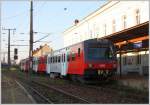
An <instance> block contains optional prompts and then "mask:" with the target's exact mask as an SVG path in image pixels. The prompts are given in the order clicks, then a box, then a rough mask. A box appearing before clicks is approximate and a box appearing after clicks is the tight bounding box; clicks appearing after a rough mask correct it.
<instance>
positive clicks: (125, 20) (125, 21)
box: [123, 15, 127, 29]
mask: <svg viewBox="0 0 150 105" xmlns="http://www.w3.org/2000/svg"><path fill="white" fill-rule="evenodd" d="M126 27H127V17H126V16H125V15H124V16H123V29H125V28H126Z"/></svg>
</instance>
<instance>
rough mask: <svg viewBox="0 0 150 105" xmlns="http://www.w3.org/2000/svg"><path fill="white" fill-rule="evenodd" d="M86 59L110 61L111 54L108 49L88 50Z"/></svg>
mask: <svg viewBox="0 0 150 105" xmlns="http://www.w3.org/2000/svg"><path fill="white" fill-rule="evenodd" d="M87 54H88V59H112V58H113V52H112V50H111V48H109V47H99V48H88V53H87Z"/></svg>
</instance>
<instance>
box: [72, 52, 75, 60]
mask: <svg viewBox="0 0 150 105" xmlns="http://www.w3.org/2000/svg"><path fill="white" fill-rule="evenodd" d="M74 60H75V53H72V61H74Z"/></svg>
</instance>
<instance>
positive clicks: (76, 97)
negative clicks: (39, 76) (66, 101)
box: [32, 81, 90, 103]
mask: <svg viewBox="0 0 150 105" xmlns="http://www.w3.org/2000/svg"><path fill="white" fill-rule="evenodd" d="M32 82H33V83H35V84H37V85H40V86H43V87H45V88H48V89H52V90H54V91H56V92H58V93H60V94H63V95H65V96H67V97H70V98H71V99H73V100H76V101H77V103H78V102H79V103H90V102H89V101H87V100H85V99H83V98H81V97H79V96H76V95H73V94H70V93H69V92H66V91H64V90H61V89H59V88H56V87H53V86H50V85H47V84H44V83H38V82H36V81H32Z"/></svg>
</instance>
